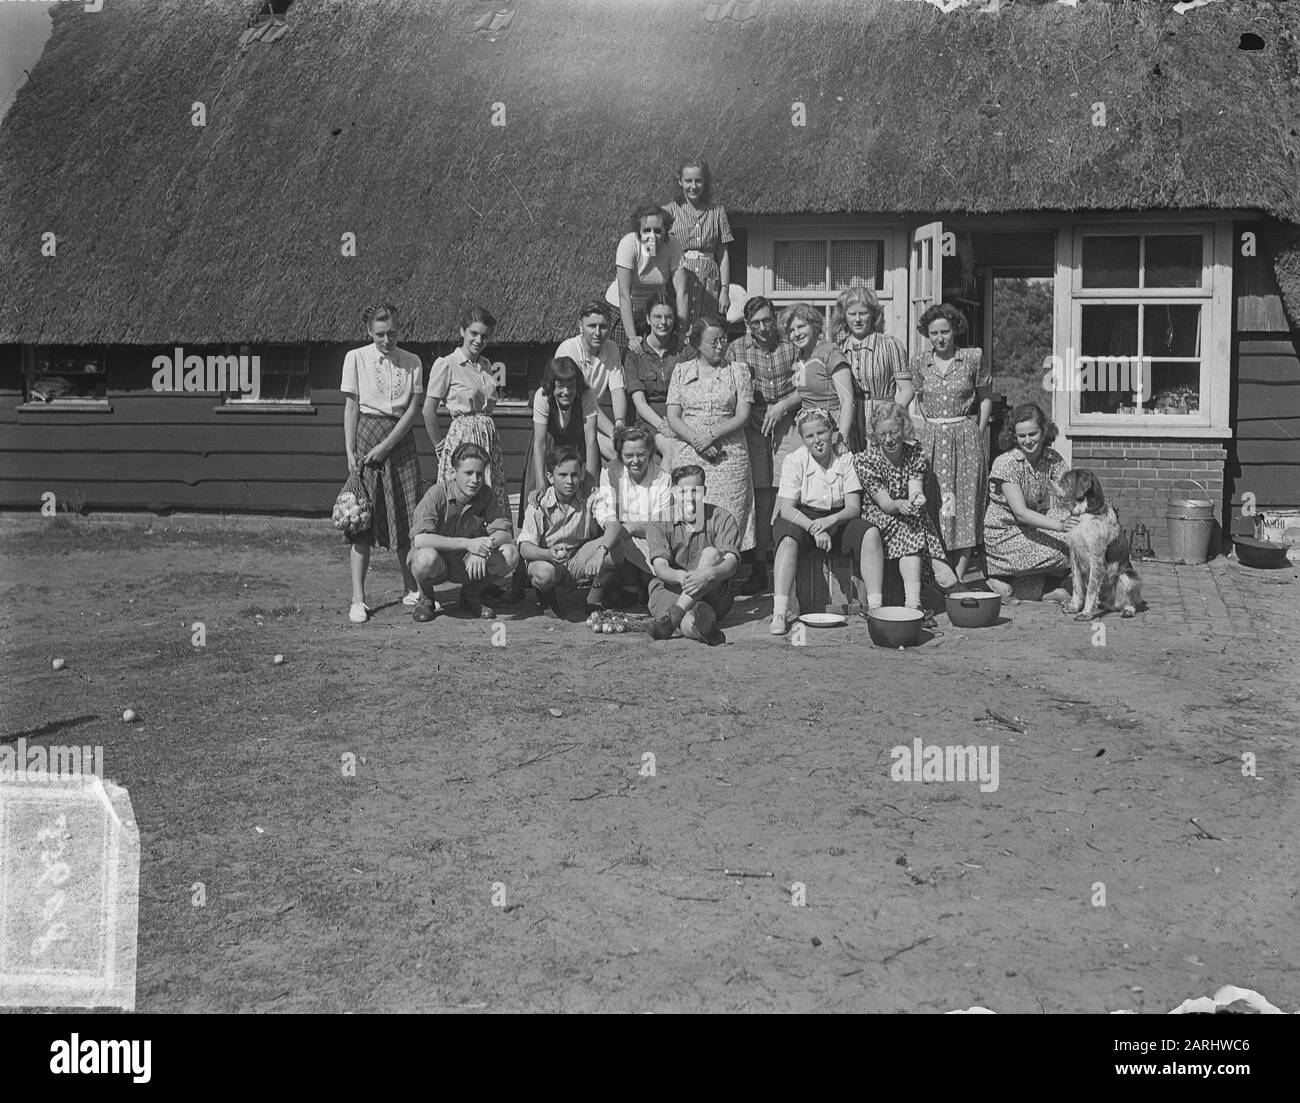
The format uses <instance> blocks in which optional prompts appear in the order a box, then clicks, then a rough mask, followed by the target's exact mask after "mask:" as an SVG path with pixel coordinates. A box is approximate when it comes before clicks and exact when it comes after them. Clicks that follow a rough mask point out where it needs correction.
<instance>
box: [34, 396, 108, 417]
mask: <svg viewBox="0 0 1300 1103" xmlns="http://www.w3.org/2000/svg"><path fill="white" fill-rule="evenodd" d="M14 408H15V409H16V410H17V411H18V412H19V413H22V414H52V413H57V412H59V411H60V410H62V411H64V412H66V413H74V414H84V413H86V412H87V411H93V412H95V413H101V412H102V413H106V414H111V413H112V412H113V404H112V403H111V402H109V401H108V399H106V398H64V399H56V400H55V401H53V402H23V403H20V404H19V405H18V406H16V407H14Z"/></svg>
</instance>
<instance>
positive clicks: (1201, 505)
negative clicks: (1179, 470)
mask: <svg viewBox="0 0 1300 1103" xmlns="http://www.w3.org/2000/svg"><path fill="white" fill-rule="evenodd" d="M1177 481H1178V482H1190V483H1192V484H1193V485H1194V486H1199V487H1200V488H1201V490H1202V491H1204V493H1206V494H1209V492H1210V491H1209V489H1208V488H1207V487H1205V486H1204V485H1203V484H1201V483H1198V482H1196V480H1195V479H1179V480H1177ZM1215 512H1216V506H1215V504H1214V502H1213V501H1212V500H1211V499H1209V498H1178V497H1172V498H1170V499H1169V506H1168V508H1167V509H1166V510H1165V524H1166V525H1167V526H1168V531H1169V558H1170V559H1172V560H1173V561H1174V562H1175V563H1205V562H1207V561H1208V560H1209V558H1210V539H1211V537H1212V536H1213V535H1214V525H1215V522H1216V520H1217V518H1216V517H1215Z"/></svg>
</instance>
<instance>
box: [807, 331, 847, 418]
mask: <svg viewBox="0 0 1300 1103" xmlns="http://www.w3.org/2000/svg"><path fill="white" fill-rule="evenodd" d="M849 367H850V364H849V359H848V357H847V356H845V355H844V353H843V352H841V351H840V350H839V349H837V348H836V347H835V346H834V345H832V344H831V343H830V342H829V341H825V340H822V341H818V342H817V344H816V345H815V346H814V347H813V350H812V353H811V354H810V355H809V356H808V357H807V358H806V359H805V358H803V357H797V358H796V359H795V364H794V373H795V386H796V387H797V388H798V391H799V397H800V398H801V399H802V400H803V408H804V409H805V410H806V409H808V408H809V407H810V406H811V407H816V408H817V409H818V410H825V411H826V412H827V413H829V414H831V415H832V416H837V415H838V414H839V410H840V393H839V391H837V390H836V389H835V384H834V382H833V377H834V375H835V373H836V372H837V371H840V370H843V369H848V368H849Z"/></svg>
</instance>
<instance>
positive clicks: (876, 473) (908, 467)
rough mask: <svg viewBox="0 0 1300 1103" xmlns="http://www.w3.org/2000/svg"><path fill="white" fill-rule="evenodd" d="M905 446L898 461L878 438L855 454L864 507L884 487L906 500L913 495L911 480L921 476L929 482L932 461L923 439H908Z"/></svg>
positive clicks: (891, 493) (895, 497) (885, 489)
mask: <svg viewBox="0 0 1300 1103" xmlns="http://www.w3.org/2000/svg"><path fill="white" fill-rule="evenodd" d="M902 448H903V450H902V455H901V456H900V457H899V461H898V463H897V464H895V463H894V462H893V460H891V459H890V458H889V457H888V456H886V455H885V450H884V449H883V448H881V447H880V445H878V444H876V443H875V442H874V441H872V442H871V443H870V444H868V445H867V446H866V448H864V449H863V450H862V451H861V452H859V453H858V454H857V455H856V456H854V457H853V464H854V467H855V468H856V469H857V472H858V481H859V482H861V483H862V492H863V498H864V499H865V500H864V501H863V503H862V508H863V510H864V511H865V510H866V509H867V507H868V506H869V505H870V504H871V503H872V502H874V501H875V500H876V495H877V494H879V493H880V492H881V491H882V490H883V491H884V492H885V494H886V495H888V496H889V497H890V498H891V499H893V500H894V501H904V500H906V499H907V498H908V497H910V494H909V489H910V488H909V486H908V484H909V483H910V482H911V481H912V480H913V479H919V480H921V484H922V486H924V485H925V479H926V468H927V467H928V464H927V463H926V459H925V451H924V449H923V448H922V447H921V444H920V442H919V441H915V440H905V441H903V446H902Z"/></svg>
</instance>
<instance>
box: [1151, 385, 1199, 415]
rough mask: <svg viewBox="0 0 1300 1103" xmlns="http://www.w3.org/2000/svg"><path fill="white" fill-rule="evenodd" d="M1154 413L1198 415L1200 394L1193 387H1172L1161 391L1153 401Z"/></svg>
mask: <svg viewBox="0 0 1300 1103" xmlns="http://www.w3.org/2000/svg"><path fill="white" fill-rule="evenodd" d="M1154 402H1155V408H1156V413H1159V414H1181V415H1184V416H1186V415H1187V414H1194V413H1198V412H1199V411H1200V408H1201V396H1200V393H1199V392H1198V391H1197V390H1196V388H1194V387H1173V388H1171V389H1170V390H1167V391H1161V392H1160V393H1159V394H1157V395H1156V396H1155V399H1154Z"/></svg>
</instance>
